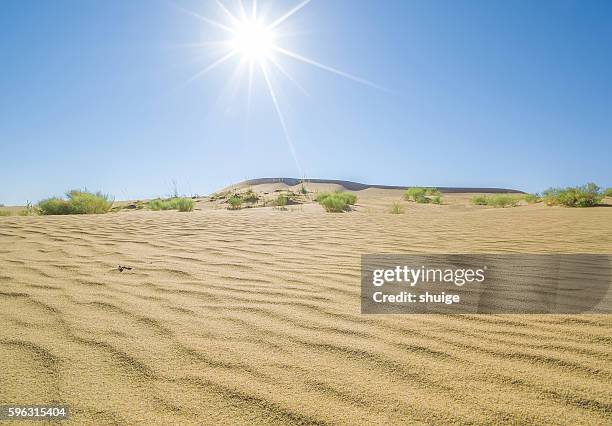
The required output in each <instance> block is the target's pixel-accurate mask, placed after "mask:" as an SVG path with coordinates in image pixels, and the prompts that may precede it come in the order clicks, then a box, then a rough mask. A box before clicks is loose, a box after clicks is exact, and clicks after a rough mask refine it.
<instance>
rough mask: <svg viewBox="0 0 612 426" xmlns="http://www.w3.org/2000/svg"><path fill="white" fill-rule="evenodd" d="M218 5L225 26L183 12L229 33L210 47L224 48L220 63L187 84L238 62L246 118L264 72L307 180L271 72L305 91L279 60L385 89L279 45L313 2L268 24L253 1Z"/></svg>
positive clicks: (193, 13)
mask: <svg viewBox="0 0 612 426" xmlns="http://www.w3.org/2000/svg"><path fill="white" fill-rule="evenodd" d="M215 1H216V4H217V6H218V7H219V8H220V10H221V11H222V12H223V15H224V16H225V17H226V18H227V19H226V21H225V22H218V21H215V20H213V19H210V18H208V17H206V16H202V15H200V14H198V13H196V12H193V11H189V10H185V9H181V10H183V11H184V12H186V13H188V14H189V15H191V16H194V17H196V18H198V19H200V20H201V21H203V22H205V23H206V24H207V25H211V26H214V27H216V28H219V29H222V30H224V31H225V32H227V33H228V38H227V39H225V40H222V41H220V42H211V43H210V45H215V46H223V47H224V48H225V52H223V53H222V54H221V55H220V57H219V58H218V59H216V60H215V61H213V62H212V63H211V64H209V65H208V66H206V67H205V68H204V69H202V70H200V71H199V72H198V73H196V74H195V75H194V76H192V77H191V78H190V79H189V80H188V81H189V82H191V81H193V80H196V79H198V78H200V77H202V76H203V75H204V74H206V73H208V72H209V71H211V70H213V69H214V68H217V67H218V66H220V65H222V64H223V63H225V62H227V61H229V60H230V59H233V58H236V57H237V58H238V61H237V65H236V66H237V67H238V69H237V71H238V72H237V73H235V74H237V75H242V74H243V73H242V72H241V71H242V70H241V68H242V67H244V66H246V67H247V68H248V85H247V87H248V94H247V114H249V111H250V103H251V91H252V88H253V73H254V72H255V70H256V69H257V70H259V72H261V74H262V75H263V80H264V81H265V83H266V86H267V90H268V93H269V94H270V98H271V99H272V103H273V104H274V108H275V111H276V113H277V115H278V119H279V122H280V125H281V128H282V130H283V134H284V136H285V141H286V143H287V145H288V147H289V151H290V152H291V155H292V157H293V160H294V161H295V164H296V166H297V168H298V172H299V173H300V176H301V177H302V178H304V177H305V176H304V174H303V172H302V167H301V165H300V162H299V161H298V157H297V153H296V149H295V146H294V144H293V141H292V139H291V137H290V134H289V131H288V128H287V125H286V122H285V118H284V115H283V112H282V110H281V107H280V105H279V102H278V97H277V90H276V89H275V88H274V87H273V85H272V79H271V77H270V73H271V72H272V70H276V71H278V72H279V73H280V74H282V75H283V76H284V77H286V78H287V79H288V80H289V81H291V82H292V83H293V84H295V85H296V87H298V88H299V89H300V91H302V92H304V93H306V90H305V89H304V88H303V87H302V86H301V85H300V84H299V83H298V82H297V81H296V80H295V79H294V78H293V77H292V76H291V75H290V74H289V73H288V72H287V71H286V70H285V69H284V68H283V67H282V66H281V65H280V63H279V60H278V58H279V57H287V58H290V59H293V60H295V61H299V62H301V63H305V64H308V65H311V66H313V67H316V68H318V69H321V70H324V71H327V72H330V73H333V74H335V75H337V76H340V77H343V78H347V79H349V80H353V81H356V82H358V83H361V84H365V85H368V86H371V87H374V88H377V89H382V87H380V86H378V85H376V84H374V83H372V82H370V81H368V80H365V79H363V78H360V77H357V76H354V75H352V74H349V73H347V72H344V71H341V70H339V69H337V68H334V67H331V66H328V65H325V64H322V63H320V62H317V61H315V60H314V59H310V58H307V57H305V56H303V55H300V54H298V53H296V52H293V51H291V50H289V49H287V48H286V47H283V46H281V45H280V44H279V40H280V39H281V37H280V36H279V33H278V32H277V31H278V30H277V29H280V28H281V27H282V26H283V25H284V24H285V23H286V22H287V20H288V19H289V18H291V17H292V16H293V15H295V14H296V13H297V12H298V11H299V10H301V9H302V8H303V7H305V6H306V5H307V4H308V3H310V2H311V0H304V1H302V2H301V3H298V4H297V5H295V6H294V7H293V8H291V9H290V10H288V11H286V12H285V13H282V14H279V17H278V18H276V19H275V20H271V21H269V22H268V21H267V20H265V19H264V17H263V16H258V13H257V7H258V5H257V0H253V1H252V3H251V8H250V11H249V12H247V9H246V8H245V5H244V3H243V2H242V0H238V3H237V5H238V7H237V9H238V10H237V11H234V12H232V11H231V10H230V9H228V8H227V7H226V6H225V4H223V3H222V2H221V1H220V0H215ZM235 12H237V13H235ZM200 45H201V46H202V47H205V46H208V45H209V43H202V44H200Z"/></svg>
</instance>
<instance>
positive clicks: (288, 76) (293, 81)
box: [269, 56, 310, 97]
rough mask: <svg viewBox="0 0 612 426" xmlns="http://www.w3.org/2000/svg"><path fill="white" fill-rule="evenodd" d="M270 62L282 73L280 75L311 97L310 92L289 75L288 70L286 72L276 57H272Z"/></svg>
mask: <svg viewBox="0 0 612 426" xmlns="http://www.w3.org/2000/svg"><path fill="white" fill-rule="evenodd" d="M269 60H270V62H272V64H273V65H274V66H275V67H276V68H277V69H278V70H279V71H280V73H281V74H282V75H284V76H285V77H287V80H289V81H290V82H292V83H293V84H294V85H295V87H297V88H298V89H299V91H300V92H302V93H303V94H304V95H305V96H308V97H310V93H308V91H307V90H306V89H304V86H302V85H301V84H300V83H298V81H297V80H296V79H295V78H293V77H292V76H291V74H289V73H288V72H287V70H285V67H283V66H282V65H281V64H280V63H279V62H278V61H277V60H276V58H275V57H273V56H271V57H270V58H269Z"/></svg>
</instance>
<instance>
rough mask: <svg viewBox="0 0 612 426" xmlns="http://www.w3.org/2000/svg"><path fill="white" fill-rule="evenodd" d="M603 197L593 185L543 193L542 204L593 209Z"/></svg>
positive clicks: (588, 184)
mask: <svg viewBox="0 0 612 426" xmlns="http://www.w3.org/2000/svg"><path fill="white" fill-rule="evenodd" d="M603 197H604V194H603V193H602V192H601V190H600V188H599V187H598V186H597V185H595V184H594V183H587V184H586V185H582V186H576V187H567V188H565V189H563V188H550V189H547V190H546V191H544V202H545V203H546V205H547V206H565V207H593V206H596V205H598V204H599V203H601V201H602V200H603Z"/></svg>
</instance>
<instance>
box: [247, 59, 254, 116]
mask: <svg viewBox="0 0 612 426" xmlns="http://www.w3.org/2000/svg"><path fill="white" fill-rule="evenodd" d="M253 68H254V66H253V61H249V81H248V91H247V117H246V119H247V125H248V123H249V121H250V118H251V93H252V91H253Z"/></svg>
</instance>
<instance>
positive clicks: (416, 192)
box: [404, 187, 426, 201]
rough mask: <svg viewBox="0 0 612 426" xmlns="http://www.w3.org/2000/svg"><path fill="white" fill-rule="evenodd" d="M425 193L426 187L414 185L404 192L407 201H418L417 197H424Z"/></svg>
mask: <svg viewBox="0 0 612 426" xmlns="http://www.w3.org/2000/svg"><path fill="white" fill-rule="evenodd" d="M425 195H426V191H425V188H419V187H413V188H408V189H407V190H406V192H404V199H405V200H406V201H410V200H412V201H417V198H420V197H424V196H425Z"/></svg>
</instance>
